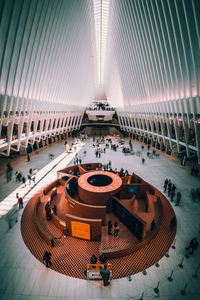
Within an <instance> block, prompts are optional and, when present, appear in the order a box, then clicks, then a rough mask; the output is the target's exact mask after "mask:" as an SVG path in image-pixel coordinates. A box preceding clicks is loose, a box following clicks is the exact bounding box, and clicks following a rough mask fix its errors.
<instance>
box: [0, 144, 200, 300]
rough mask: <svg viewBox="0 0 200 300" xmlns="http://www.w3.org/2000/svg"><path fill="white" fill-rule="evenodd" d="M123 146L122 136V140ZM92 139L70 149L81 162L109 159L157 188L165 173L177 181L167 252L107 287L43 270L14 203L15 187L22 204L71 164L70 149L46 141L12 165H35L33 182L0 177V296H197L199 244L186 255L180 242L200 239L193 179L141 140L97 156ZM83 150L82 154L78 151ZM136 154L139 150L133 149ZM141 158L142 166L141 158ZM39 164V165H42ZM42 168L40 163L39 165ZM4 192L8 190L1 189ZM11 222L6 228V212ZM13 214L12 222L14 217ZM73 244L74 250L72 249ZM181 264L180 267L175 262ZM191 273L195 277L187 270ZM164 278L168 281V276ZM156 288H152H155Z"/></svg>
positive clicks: (199, 290) (199, 292)
mask: <svg viewBox="0 0 200 300" xmlns="http://www.w3.org/2000/svg"><path fill="white" fill-rule="evenodd" d="M126 143H127V145H128V141H126ZM92 144H93V142H92V140H88V141H86V143H85V145H79V146H78V147H77V149H76V152H77V153H78V155H79V157H80V158H81V159H82V163H85V162H91V161H93V162H96V161H99V162H102V163H108V161H109V160H110V161H111V162H112V167H113V168H117V169H120V168H121V167H123V168H124V169H127V170H128V171H129V172H134V173H136V174H137V175H139V176H141V177H142V178H143V179H144V180H146V181H147V182H149V183H151V184H153V185H154V186H155V187H157V188H158V189H159V190H161V191H162V190H163V182H164V179H165V177H168V178H170V179H171V180H172V182H173V183H175V184H176V186H177V191H180V192H181V194H182V199H181V202H180V206H175V205H174V202H173V203H172V205H173V207H174V210H175V213H176V215H177V234H176V237H175V242H174V245H175V249H172V248H170V250H169V257H166V256H164V257H163V258H162V259H160V261H159V262H158V264H157V266H156V265H153V266H151V267H150V268H148V269H147V270H146V271H147V274H146V275H144V274H143V273H142V272H141V273H138V274H135V275H132V276H131V278H130V279H131V281H129V280H128V278H122V279H115V280H113V281H112V283H111V285H110V286H108V287H103V285H102V282H101V281H87V280H81V279H75V278H71V277H68V276H65V275H62V274H59V273H57V272H55V271H53V270H50V269H47V268H46V267H45V266H44V265H43V264H41V263H40V262H39V261H38V260H37V259H36V258H35V257H34V256H32V254H31V253H30V252H29V250H28V249H27V247H26V246H25V244H24V242H23V239H22V237H21V231H20V220H21V215H22V210H20V211H19V210H18V208H17V205H16V192H18V193H19V194H20V195H21V196H24V195H25V194H26V196H25V198H24V202H25V204H26V203H27V202H28V200H29V199H30V197H31V195H33V194H34V193H35V192H36V191H37V190H39V189H40V188H41V187H42V186H44V185H45V184H47V183H48V182H49V181H52V180H53V179H54V178H56V170H59V169H61V168H63V167H65V166H67V165H70V164H71V163H73V158H74V156H75V152H74V153H71V154H66V153H65V152H64V150H65V149H64V148H65V147H64V145H63V143H62V144H56V145H52V146H51V151H50V150H48V149H46V150H44V151H40V152H39V153H38V154H37V155H35V156H31V161H30V162H29V163H28V162H26V161H25V160H23V161H22V162H21V164H20V163H19V164H18V165H17V164H16V167H14V172H15V170H16V169H20V170H21V171H23V170H24V174H26V173H27V170H28V169H29V168H32V167H36V168H37V169H38V173H37V176H36V185H35V186H33V183H32V184H31V185H28V184H27V186H26V187H22V186H17V191H16V190H15V189H16V183H15V182H14V181H12V182H11V183H9V184H8V183H7V182H6V181H5V176H3V175H2V176H1V177H0V181H1V187H0V194H1V195H2V194H3V195H5V199H4V200H3V196H1V200H2V201H1V203H0V204H1V205H0V215H1V218H0V240H1V242H0V258H1V259H0V299H14V300H15V299H24V300H25V299H27V300H30V299H31V300H33V299H39V300H44V299H56V300H64V299H69V300H72V299H73V300H75V299H77V300H78V299H84V300H86V299H90V300H92V299H95V300H97V299H115V300H119V299H120V300H122V299H123V300H125V299H154V298H156V297H159V298H160V299H163V300H168V299H169V300H172V299H192V300H194V299H195V300H197V299H199V298H200V285H199V277H200V271H199V273H198V272H196V271H197V269H198V266H199V264H200V246H199V247H198V249H197V250H196V251H195V252H194V253H193V254H192V255H191V256H190V257H189V258H186V257H185V254H186V253H187V252H186V250H185V247H186V246H187V245H188V243H189V241H190V240H191V238H192V237H195V236H196V237H197V238H198V241H199V242H200V202H199V200H196V201H195V202H193V201H192V199H191V196H190V191H191V188H194V189H196V188H199V186H200V180H199V178H196V177H193V176H191V175H190V173H189V172H188V171H187V170H186V169H185V168H184V167H182V166H180V165H178V164H177V163H175V162H174V161H171V160H169V159H167V158H166V157H164V156H160V157H157V158H153V159H150V158H147V150H146V149H144V150H141V145H140V144H136V143H133V147H134V149H135V152H136V153H137V151H141V155H140V156H139V155H136V154H135V155H127V156H125V155H124V154H122V152H121V148H118V150H117V152H115V151H113V150H111V149H107V150H106V153H105V154H102V156H101V158H96V156H95V153H94V148H93V147H92ZM145 148H146V147H145ZM84 151H87V155H86V156H85V155H84ZM49 152H53V153H54V154H55V160H50V159H49V155H48V153H49ZM138 154H139V153H138ZM142 157H144V158H145V164H144V165H143V164H142V162H141V160H142ZM44 165H45V167H43V166H44ZM42 167H43V168H42ZM6 190H8V191H9V193H10V194H9V195H7V194H6V193H5V191H6ZM9 210H11V211H10V212H9V215H10V220H11V224H10V225H11V226H12V228H11V229H9V222H8V217H7V216H8V215H7V216H6V213H7V211H9ZM16 216H18V222H15V219H16ZM78 250H79V249H77V252H78ZM179 265H180V266H182V268H181V267H180V266H179ZM195 273H197V276H194V277H198V278H194V277H193V275H194V274H195ZM168 277H170V278H171V279H172V281H169V280H168ZM156 287H157V290H156V289H155V288H156Z"/></svg>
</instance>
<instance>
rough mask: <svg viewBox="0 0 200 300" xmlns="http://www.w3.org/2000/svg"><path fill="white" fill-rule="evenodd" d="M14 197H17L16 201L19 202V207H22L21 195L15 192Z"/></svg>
mask: <svg viewBox="0 0 200 300" xmlns="http://www.w3.org/2000/svg"><path fill="white" fill-rule="evenodd" d="M16 197H17V201H18V204H19V209H20V208H23V199H22V197H19V194H18V193H17V194H16Z"/></svg>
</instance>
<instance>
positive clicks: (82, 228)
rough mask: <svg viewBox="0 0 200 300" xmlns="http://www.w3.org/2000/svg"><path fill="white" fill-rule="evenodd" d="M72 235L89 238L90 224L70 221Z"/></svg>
mask: <svg viewBox="0 0 200 300" xmlns="http://www.w3.org/2000/svg"><path fill="white" fill-rule="evenodd" d="M71 230H72V236H74V237H78V238H81V239H85V240H90V224H87V223H83V222H77V221H71Z"/></svg>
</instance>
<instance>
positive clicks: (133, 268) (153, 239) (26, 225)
mask: <svg viewBox="0 0 200 300" xmlns="http://www.w3.org/2000/svg"><path fill="white" fill-rule="evenodd" d="M74 168H75V167H74V166H72V167H71V169H72V170H74ZM82 169H83V167H82ZM69 171H70V168H68V169H67V171H66V176H67V175H69V174H68V172H69ZM63 172H64V171H63V170H62V173H63ZM96 175H97V176H98V175H103V176H106V177H99V178H95V177H93V176H96ZM134 176H136V175H134ZM69 177H70V175H69ZM107 177H108V178H109V179H108V178H107ZM74 178H75V177H74ZM88 179H89V182H88ZM98 180H100V183H99V181H98ZM111 180H112V182H111ZM79 181H80V183H81V184H80V186H81V187H82V188H84V187H85V191H86V192H90V188H88V186H91V187H93V188H94V191H95V195H101V196H102V195H104V193H108V194H109V192H110V191H111V193H112V192H114V193H115V192H116V190H120V188H122V179H121V178H120V177H119V176H118V175H116V174H113V173H111V172H102V171H89V172H87V173H85V174H83V175H82V176H81V177H80V178H79V180H78V182H79ZM101 182H102V184H104V185H103V186H99V184H101ZM110 182H111V183H110ZM58 183H59V184H58ZM65 184H66V182H64V181H62V180H61V179H60V181H59V180H57V182H56V181H55V182H51V183H49V185H48V186H46V187H44V188H43V189H41V190H40V191H39V192H38V193H37V194H35V195H34V196H32V198H31V199H30V201H29V202H28V204H27V205H26V207H25V209H24V212H23V215H22V219H21V231H22V237H23V239H24V242H25V244H26V246H27V247H28V248H29V250H30V251H31V253H32V254H33V255H34V256H35V257H36V258H37V259H38V260H39V261H40V262H41V263H43V261H42V258H43V255H44V252H45V251H49V252H51V253H52V266H51V269H53V270H55V271H57V272H60V273H63V274H66V275H68V276H72V277H76V278H82V279H86V277H85V275H84V271H85V268H86V264H87V263H89V261H90V257H91V256H92V255H93V254H95V255H96V256H97V257H99V256H100V254H101V253H102V252H104V253H107V257H108V258H109V260H108V261H109V263H111V264H112V271H113V279H115V278H122V277H126V276H129V275H132V274H135V273H138V272H141V271H143V270H145V269H147V268H148V267H150V266H151V265H153V264H155V263H156V262H157V261H158V260H159V259H160V258H161V257H163V256H164V255H165V254H166V252H167V251H168V250H169V248H170V246H171V244H172V242H173V240H174V237H175V234H176V224H175V226H173V227H172V226H171V222H170V220H172V219H173V218H175V213H174V210H173V208H172V206H171V204H170V203H169V201H168V200H167V199H166V197H165V196H164V195H163V194H162V193H160V192H159V191H158V190H157V189H156V188H153V187H152V186H150V188H151V189H152V188H153V189H154V194H151V195H149V197H150V198H151V199H152V201H154V203H155V204H156V210H155V211H153V212H152V211H151V212H149V213H146V212H145V206H144V207H143V208H142V211H141V204H142V203H141V202H137V199H136V200H135V202H134V200H133V197H130V198H129V199H127V200H126V199H124V198H122V199H120V201H121V203H122V205H123V206H124V205H126V207H127V209H128V211H129V212H130V210H133V211H134V213H137V214H138V216H140V217H141V218H143V220H145V222H146V224H147V225H148V224H149V225H148V226H151V221H152V218H155V221H156V224H159V225H158V226H157V228H156V229H155V230H154V231H152V232H151V230H150V229H149V227H148V228H146V229H147V231H148V232H149V233H150V234H148V235H147V236H145V238H144V239H142V240H141V241H139V240H138V239H137V237H136V236H135V235H134V234H133V233H132V232H131V231H130V230H128V228H127V226H126V225H125V222H123V221H122V220H121V221H120V219H119V218H118V215H117V214H116V215H115V214H114V207H112V212H109V213H107V214H106V225H105V226H102V233H101V241H89V240H85V239H81V238H76V237H73V236H66V235H65V234H63V231H62V229H61V228H62V226H61V225H62V224H61V223H60V221H59V220H61V221H62V222H64V221H65V214H67V213H69V209H71V210H72V209H73V206H74V205H75V202H72V201H69V202H68V201H67V200H66V194H65ZM82 184H83V186H82ZM93 184H94V185H93ZM95 184H98V186H97V185H95ZM106 184H107V185H106ZM113 184H114V185H113ZM142 184H144V185H143V187H146V186H147V185H148V184H147V183H146V182H145V183H141V185H142ZM109 186H111V187H112V188H111V189H106V191H104V190H102V189H103V188H107V187H109ZM141 190H142V189H141ZM42 195H43V196H42ZM123 195H124V194H123ZM138 195H139V194H138ZM48 197H49V198H50V199H51V206H52V207H53V205H54V204H56V206H57V216H56V217H54V218H53V219H52V220H50V221H47V219H46V213H45V204H46V202H45V201H48ZM155 197H158V198H159V199H160V201H159V203H157V202H156V201H155V200H156V199H155ZM138 199H139V198H138ZM93 200H95V199H94V198H93ZM75 201H76V202H77V200H75ZM79 204H80V205H85V204H82V203H81V202H79ZM86 206H87V205H86ZM161 207H162V209H160V208H161ZM74 208H75V206H74ZM152 208H153V206H152ZM88 209H94V208H93V207H91V206H90V207H89V206H88ZM95 209H96V208H95ZM80 211H81V212H82V210H80ZM76 212H77V210H76ZM118 212H119V211H118ZM120 212H121V213H122V211H120ZM152 213H153V214H154V215H152ZM91 217H93V216H92V215H91ZM35 218H36V219H35ZM82 220H83V219H82ZM87 220H88V219H87ZM108 220H112V223H113V224H114V222H116V221H117V222H118V224H119V227H120V233H119V238H117V239H116V238H115V237H114V235H113V234H112V235H108V226H107V223H108ZM149 230H150V231H149ZM151 235H152V236H151ZM49 237H50V238H51V237H52V238H53V240H54V246H53V247H51V244H50V243H48V238H49ZM100 244H101V245H100ZM100 248H101V252H100ZM129 250H130V251H129ZM109 253H110V256H109ZM111 253H112V257H111ZM117 253H118V254H117ZM120 253H121V256H120V255H119V254H120Z"/></svg>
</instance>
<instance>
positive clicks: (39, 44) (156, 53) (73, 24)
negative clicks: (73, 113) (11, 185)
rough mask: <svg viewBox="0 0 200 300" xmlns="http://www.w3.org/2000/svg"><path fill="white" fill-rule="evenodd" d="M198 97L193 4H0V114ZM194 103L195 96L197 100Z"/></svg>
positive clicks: (197, 13) (178, 0)
mask: <svg viewBox="0 0 200 300" xmlns="http://www.w3.org/2000/svg"><path fill="white" fill-rule="evenodd" d="M99 90H100V91H101V92H103V93H105V94H106V95H107V98H108V99H109V101H110V102H111V104H112V105H113V106H124V107H126V106H132V105H137V104H147V103H155V102H166V101H170V100H182V99H185V98H196V97H199V94H200V1H199V0H56V1H55V0H0V94H1V95H0V96H1V99H0V100H1V102H0V109H1V111H2V112H3V111H5V110H13V111H17V110H19V107H21V108H23V109H24V110H34V109H36V108H38V107H40V109H44V108H46V107H48V108H50V107H51V108H53V109H54V110H56V109H58V107H60V108H62V110H65V109H67V107H71V106H73V105H76V106H86V105H87V104H88V102H89V101H90V100H92V99H93V98H94V97H95V96H96V95H97V94H98V93H99ZM198 99H199V98H198Z"/></svg>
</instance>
